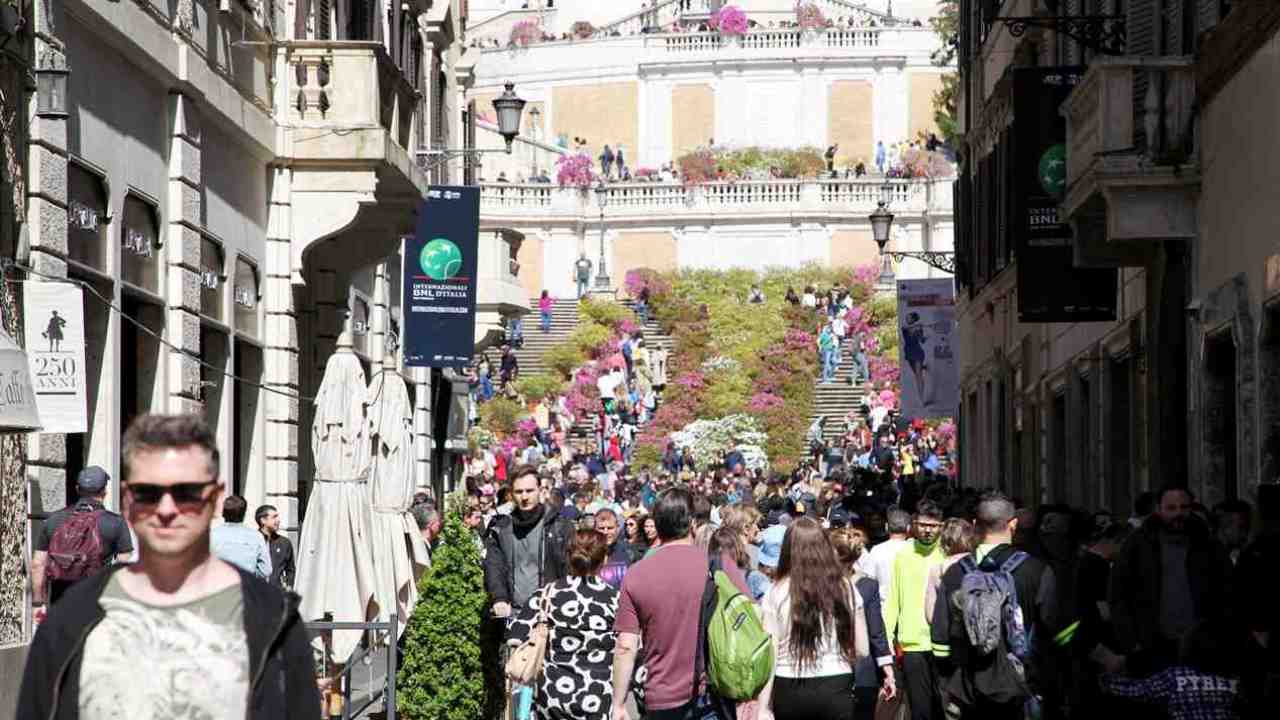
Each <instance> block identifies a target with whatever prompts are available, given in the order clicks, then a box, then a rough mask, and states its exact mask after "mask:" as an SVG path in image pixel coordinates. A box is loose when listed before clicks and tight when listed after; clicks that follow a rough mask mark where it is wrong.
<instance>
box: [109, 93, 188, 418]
mask: <svg viewBox="0 0 1280 720" xmlns="http://www.w3.org/2000/svg"><path fill="white" fill-rule="evenodd" d="M169 127H170V128H172V130H171V132H172V135H171V136H170V138H169V212H168V214H167V217H168V219H169V227H168V228H167V230H168V241H167V242H166V247H165V250H166V252H165V257H166V259H167V261H168V268H167V270H168V272H167V277H168V291H167V293H166V294H167V297H168V308H167V317H166V318H165V320H166V322H165V324H166V326H167V333H166V335H167V336H168V340H169V342H170V343H171V344H172V346H171V347H168V348H166V349H165V350H162V352H163V353H164V355H165V357H166V358H167V360H166V362H167V368H168V373H167V374H166V375H167V385H168V393H167V395H168V402H167V406H168V411H169V412H174V413H190V414H193V415H202V414H203V413H204V403H203V402H201V397H202V396H203V392H202V391H203V388H202V387H201V386H200V375H201V373H200V289H201V286H200V268H201V267H202V265H201V262H200V252H201V250H200V247H201V244H202V243H201V238H202V236H201V232H200V228H202V227H203V225H204V223H203V220H202V215H203V210H204V200H203V196H202V194H201V189H200V183H201V180H200V160H201V158H200V152H201V129H200V113H199V108H198V107H197V103H196V101H195V100H194V99H193V98H191V97H189V96H187V95H183V94H182V93H170V94H169ZM125 372H126V373H127V372H129V369H128V368H125Z"/></svg>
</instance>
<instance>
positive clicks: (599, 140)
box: [547, 81, 640, 171]
mask: <svg viewBox="0 0 1280 720" xmlns="http://www.w3.org/2000/svg"><path fill="white" fill-rule="evenodd" d="M551 98H552V102H551V105H552V112H553V114H554V116H553V117H552V118H551V132H549V133H548V134H547V137H548V138H551V139H554V138H556V137H558V136H559V135H560V134H561V133H563V134H564V135H565V136H567V138H568V140H569V143H570V147H572V144H573V138H574V137H584V138H586V139H587V152H589V153H590V154H591V157H592V158H593V159H594V158H596V157H598V156H599V155H600V152H601V151H602V150H603V149H604V146H605V145H609V146H610V147H616V146H617V145H618V144H619V143H621V144H622V145H623V146H624V147H625V150H626V160H627V164H628V165H629V166H631V167H635V161H636V157H637V152H638V148H639V143H640V121H639V90H638V86H637V84H636V83H635V81H626V82H616V83H597V84H595V85H574V86H561V87H555V88H552V90H551ZM597 165H599V163H597ZM597 171H598V168H597Z"/></svg>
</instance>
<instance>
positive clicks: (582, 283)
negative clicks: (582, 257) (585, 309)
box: [578, 278, 589, 300]
mask: <svg viewBox="0 0 1280 720" xmlns="http://www.w3.org/2000/svg"><path fill="white" fill-rule="evenodd" d="M588 282H589V280H588V279H587V278H578V299H579V300H581V299H582V296H583V295H586V294H587V283H588Z"/></svg>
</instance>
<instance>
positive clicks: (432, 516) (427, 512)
mask: <svg viewBox="0 0 1280 720" xmlns="http://www.w3.org/2000/svg"><path fill="white" fill-rule="evenodd" d="M409 514H410V515H412V516H413V521H414V522H415V523H417V525H418V529H419V530H426V529H427V527H428V526H429V525H431V523H433V522H435V521H436V520H439V519H440V511H438V510H436V509H435V508H432V507H427V506H426V505H414V506H413V507H411V508H409Z"/></svg>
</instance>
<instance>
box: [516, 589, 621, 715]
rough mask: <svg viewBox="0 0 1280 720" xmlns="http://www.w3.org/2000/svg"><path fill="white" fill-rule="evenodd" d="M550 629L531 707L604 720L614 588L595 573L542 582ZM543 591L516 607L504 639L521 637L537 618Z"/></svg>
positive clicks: (609, 681)
mask: <svg viewBox="0 0 1280 720" xmlns="http://www.w3.org/2000/svg"><path fill="white" fill-rule="evenodd" d="M547 591H548V592H547V595H548V600H549V602H550V608H551V610H550V613H549V622H550V626H551V634H550V636H549V637H548V639H547V656H546V657H545V658H543V661H542V680H541V683H540V684H539V687H538V694H537V697H536V698H535V700H534V703H533V707H534V713H535V714H536V717H538V718H539V719H540V720H561V719H564V720H570V719H572V720H608V718H609V714H610V708H611V707H612V702H613V647H614V642H615V640H616V635H615V633H614V631H613V619H614V615H615V614H616V613H617V611H618V591H617V590H616V589H614V588H612V587H609V586H608V585H606V584H605V583H604V582H603V581H602V580H600V578H598V577H568V578H564V579H563V580H559V581H557V582H555V583H552V584H551V585H549V586H547ZM542 595H543V593H542V591H541V590H539V591H538V592H536V593H534V595H533V597H531V598H529V602H528V603H526V604H525V606H524V607H522V608H520V612H519V613H518V614H517V616H516V619H515V620H514V621H513V622H512V624H511V628H510V630H508V634H507V638H508V640H514V641H517V642H523V641H524V640H525V639H526V638H528V636H529V631H530V630H532V629H533V626H534V625H535V624H536V623H537V621H538V612H539V610H540V605H539V603H540V601H541V599H542Z"/></svg>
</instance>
